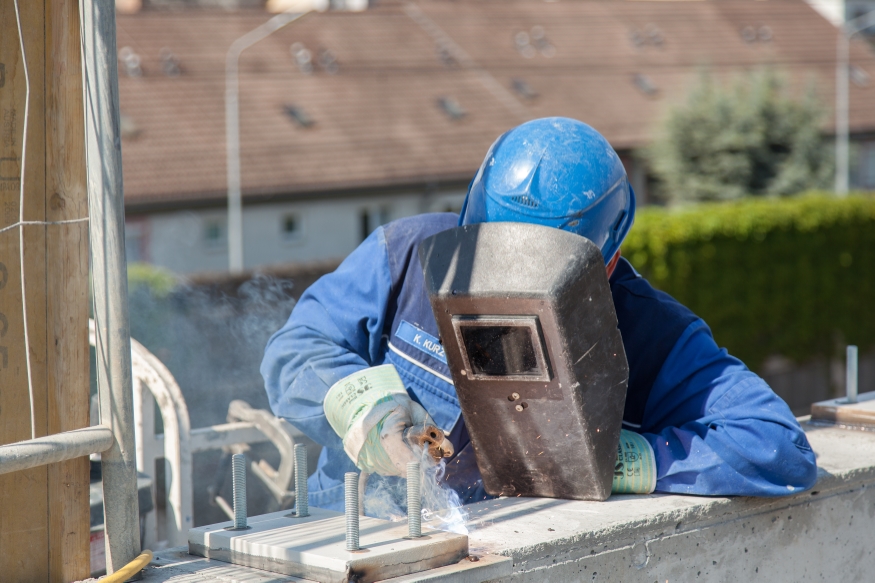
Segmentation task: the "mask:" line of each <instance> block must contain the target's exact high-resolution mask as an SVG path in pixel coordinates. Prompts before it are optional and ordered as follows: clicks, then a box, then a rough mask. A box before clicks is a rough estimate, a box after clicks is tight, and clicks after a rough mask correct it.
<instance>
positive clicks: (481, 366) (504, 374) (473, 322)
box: [453, 316, 550, 380]
mask: <svg viewBox="0 0 875 583" xmlns="http://www.w3.org/2000/svg"><path fill="white" fill-rule="evenodd" d="M453 325H454V327H455V329H456V336H457V338H458V339H459V345H460V346H461V347H462V348H463V358H464V360H465V363H466V368H467V371H468V374H470V375H471V378H473V379H489V378H495V377H499V378H503V379H508V380H510V379H512V378H513V377H521V378H525V379H526V380H548V379H549V378H550V375H549V372H548V371H547V363H546V357H545V352H544V346H543V342H542V340H541V335H540V330H539V329H538V319H537V317H535V316H529V317H522V318H507V317H482V316H481V317H467V318H466V317H455V318H453Z"/></svg>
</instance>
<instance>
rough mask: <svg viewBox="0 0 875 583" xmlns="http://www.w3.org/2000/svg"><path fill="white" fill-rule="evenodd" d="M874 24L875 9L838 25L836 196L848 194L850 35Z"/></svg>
mask: <svg viewBox="0 0 875 583" xmlns="http://www.w3.org/2000/svg"><path fill="white" fill-rule="evenodd" d="M870 26H875V10H873V11H872V12H868V13H866V14H864V15H863V16H858V17H857V18H855V19H853V20H849V21H848V22H845V23H844V24H842V25H841V26H840V27H839V39H838V50H837V55H836V183H835V191H836V194H837V195H838V196H847V194H848V69H849V66H850V65H849V63H848V61H849V56H848V55H849V53H850V45H851V37H852V36H854V35H855V34H857V33H858V32H860V31H861V30H863V29H864V28H869V27H870Z"/></svg>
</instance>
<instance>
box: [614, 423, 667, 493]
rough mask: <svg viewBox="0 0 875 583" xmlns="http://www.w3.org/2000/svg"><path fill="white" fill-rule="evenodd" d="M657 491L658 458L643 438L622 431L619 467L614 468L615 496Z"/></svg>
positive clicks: (618, 455) (618, 458) (618, 446)
mask: <svg viewBox="0 0 875 583" xmlns="http://www.w3.org/2000/svg"><path fill="white" fill-rule="evenodd" d="M655 489H656V458H655V457H654V455H653V448H652V447H651V446H650V443H648V441H647V440H646V439H644V438H643V437H642V436H640V435H638V434H637V433H634V432H632V431H627V430H625V429H621V430H620V443H619V444H617V465H616V466H615V467H614V483H613V485H612V487H611V492H613V493H614V494H650V493H651V492H653V490H655Z"/></svg>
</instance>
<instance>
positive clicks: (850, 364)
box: [845, 345, 859, 403]
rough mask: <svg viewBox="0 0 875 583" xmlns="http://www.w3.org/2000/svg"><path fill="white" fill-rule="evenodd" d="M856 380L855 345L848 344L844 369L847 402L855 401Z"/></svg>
mask: <svg viewBox="0 0 875 583" xmlns="http://www.w3.org/2000/svg"><path fill="white" fill-rule="evenodd" d="M858 380H859V378H858V369H857V347H856V346H853V345H850V346H848V358H847V367H846V369H845V389H846V390H847V395H848V403H856V402H857V382H858Z"/></svg>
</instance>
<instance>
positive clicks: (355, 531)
mask: <svg viewBox="0 0 875 583" xmlns="http://www.w3.org/2000/svg"><path fill="white" fill-rule="evenodd" d="M343 486H344V492H343V493H344V498H345V500H346V505H345V508H344V510H345V511H346V550H348V551H357V550H359V475H358V474H357V473H356V472H347V473H346V474H344V476H343Z"/></svg>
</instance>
